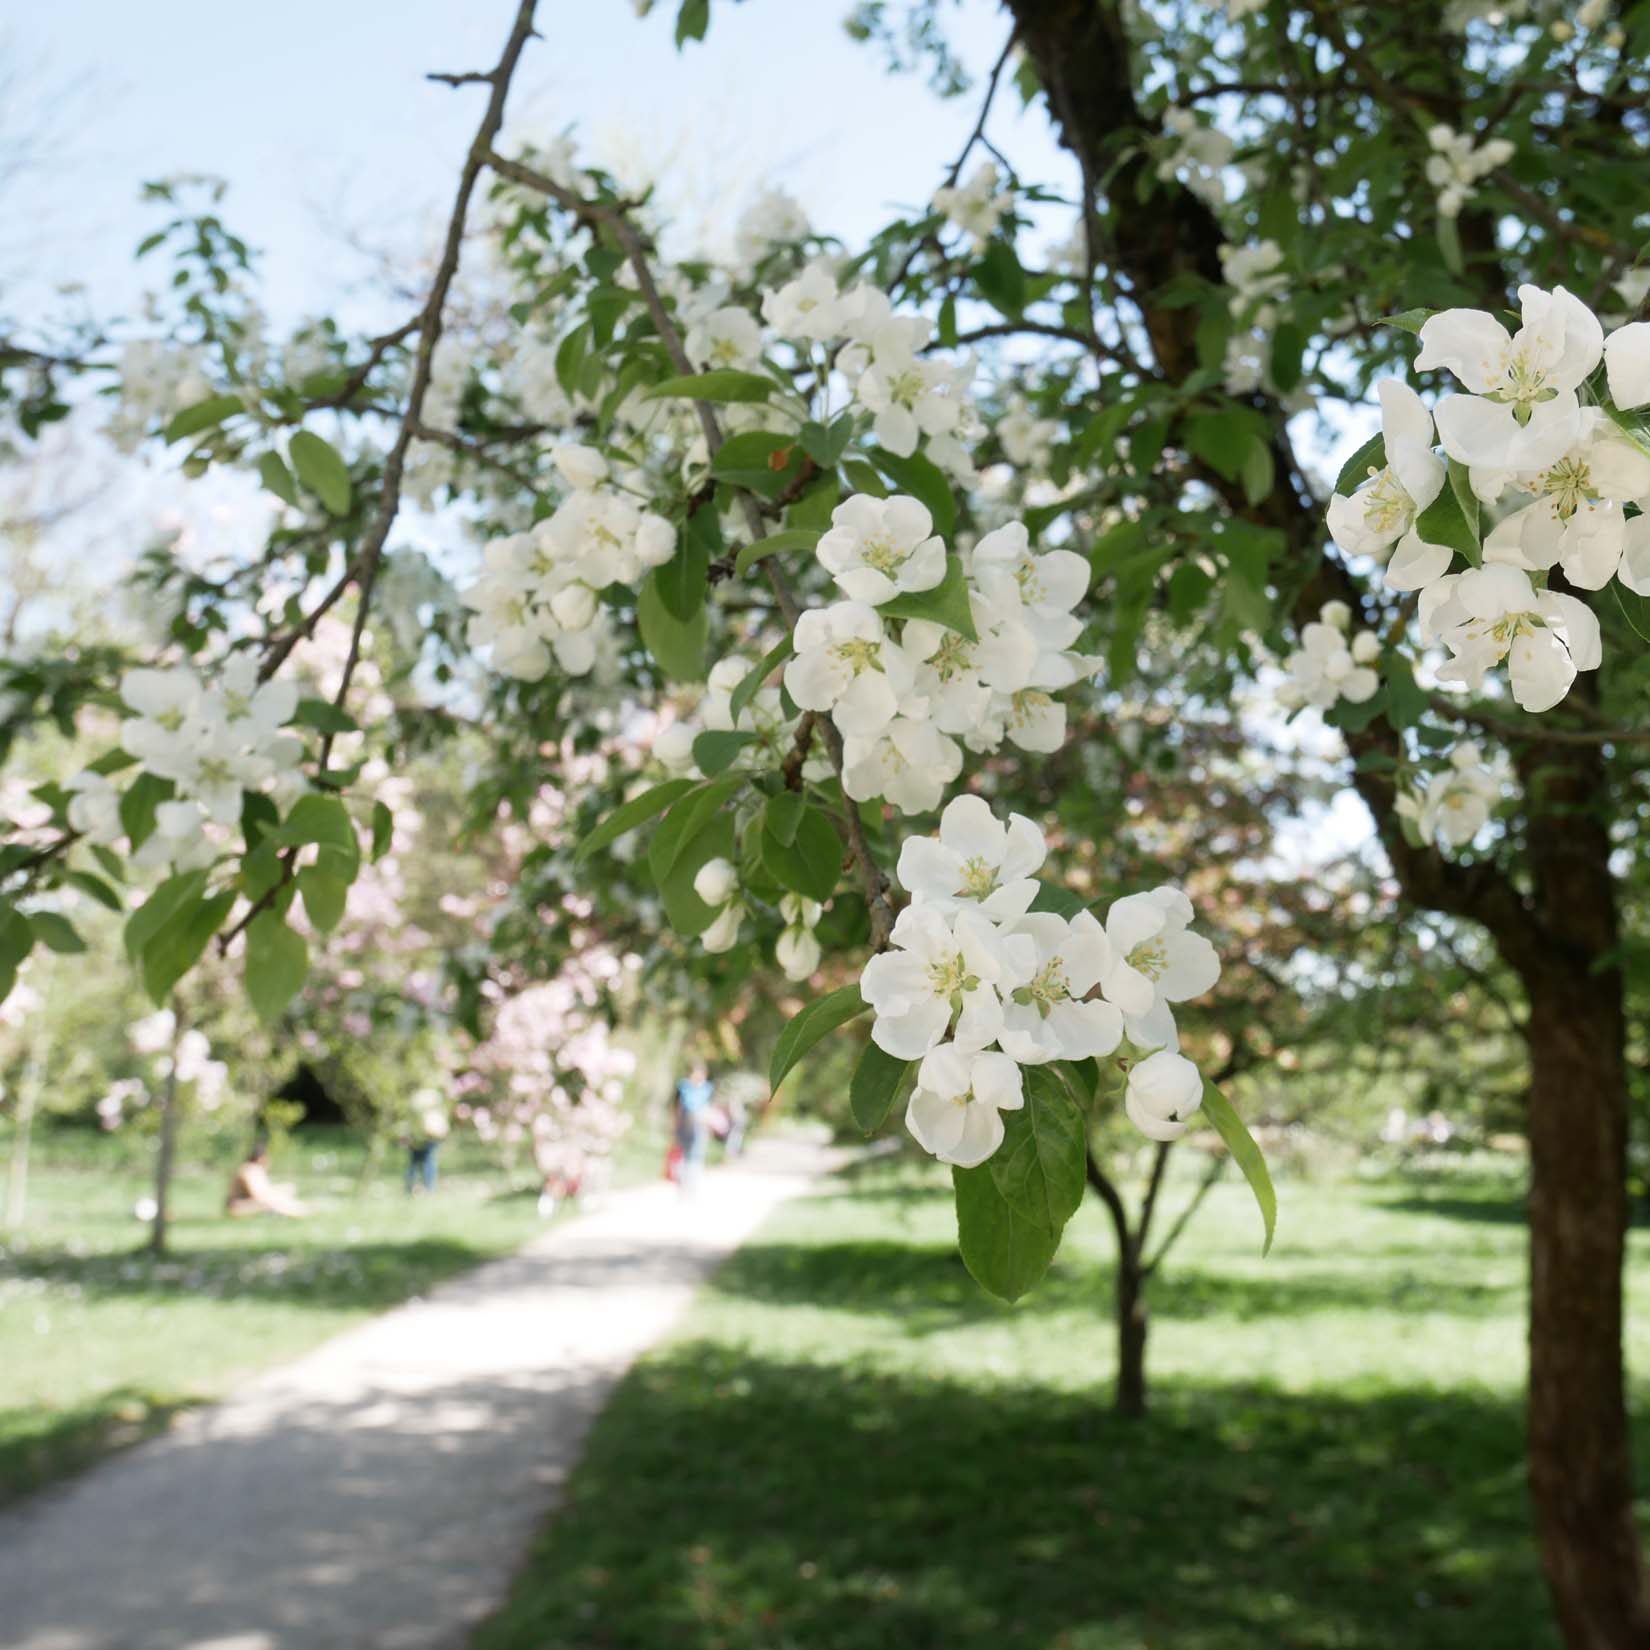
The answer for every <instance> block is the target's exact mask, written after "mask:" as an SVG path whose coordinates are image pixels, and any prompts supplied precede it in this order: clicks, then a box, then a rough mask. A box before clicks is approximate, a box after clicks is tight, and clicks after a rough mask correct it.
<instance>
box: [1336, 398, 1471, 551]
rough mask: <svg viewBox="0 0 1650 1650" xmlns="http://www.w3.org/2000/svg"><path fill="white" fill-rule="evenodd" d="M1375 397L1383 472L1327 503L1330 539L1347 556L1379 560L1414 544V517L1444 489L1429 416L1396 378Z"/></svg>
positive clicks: (1373, 475) (1440, 464)
mask: <svg viewBox="0 0 1650 1650" xmlns="http://www.w3.org/2000/svg"><path fill="white" fill-rule="evenodd" d="M1377 393H1378V394H1379V396H1380V398H1381V434H1382V436H1383V437H1384V445H1385V447H1386V466H1385V468H1384V469H1381V470H1375V469H1373V468H1371V470H1370V474H1369V479H1368V480H1367V481H1365V482H1363V483H1361V484H1360V486H1359V488H1358V490H1357V491H1356V492H1355V493H1353V494H1352V495H1351V497H1350V498H1348V497H1346V496H1344V495H1343V494H1340V493H1337V494H1336V495H1335V496H1334V497H1333V498H1332V499H1330V501H1329V531H1330V534H1331V536H1332V537H1333V538H1334V540H1335V543H1336V544H1337V545H1339V546H1340V548H1341V549H1342V550H1344V551H1345V552H1346V553H1347V554H1348V555H1349V556H1376V557H1382V556H1384V555H1385V554H1386V552H1387V551H1388V550H1389V549H1390V547H1391V546H1392V545H1393V544H1396V543H1398V542H1399V541H1406V542H1407V541H1409V540H1411V539H1414V527H1415V519H1416V517H1417V516H1419V515H1420V513H1421V512H1422V511H1423V510H1425V509H1426V507H1427V506H1428V505H1429V504H1431V503H1432V501H1433V500H1434V499H1435V498H1437V497H1438V495H1439V493H1440V492H1441V491H1442V490H1443V486H1444V477H1445V473H1446V472H1445V469H1444V465H1443V463H1442V462H1441V461H1440V459H1439V458H1438V455H1437V454H1436V453H1435V452H1433V450H1432V439H1433V431H1432V414H1431V413H1429V412H1428V411H1427V409H1426V407H1425V406H1424V405H1423V404H1422V402H1421V398H1420V396H1418V395H1417V394H1416V393H1415V391H1414V390H1412V389H1411V388H1410V387H1409V386H1408V385H1407V384H1404V383H1401V382H1400V381H1399V380H1398V379H1396V378H1383V379H1382V380H1381V382H1380V384H1379V385H1378V386H1377ZM1415 542H1416V543H1419V540H1415Z"/></svg>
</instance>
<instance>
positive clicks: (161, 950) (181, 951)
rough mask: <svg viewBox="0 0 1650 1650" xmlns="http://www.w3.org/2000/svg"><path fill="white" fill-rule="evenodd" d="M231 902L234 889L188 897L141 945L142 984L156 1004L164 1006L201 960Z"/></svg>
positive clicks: (227, 913) (226, 914)
mask: <svg viewBox="0 0 1650 1650" xmlns="http://www.w3.org/2000/svg"><path fill="white" fill-rule="evenodd" d="M234 903H235V894H234V890H233V889H229V890H226V891H225V892H223V893H221V894H214V895H213V897H212V898H211V899H198V898H197V899H193V900H189V901H186V902H185V903H184V904H182V905H180V906H179V907H178V909H177V910H175V911H174V912H173V913H172V914H171V916H169V917H168V918H167V919H166V921H165V922H163V923H162V924H161V925H160V928H159V930H158V931H157V932H156V934H155V937H154V938H153V939H152V940H150V941H149V943H148V944H147V945H146V946H145V947H144V948H143V986H144V989H145V990H146V991H147V992H148V993H149V995H150V996H151V997H152V998H153V999H154V1000H155V1002H156V1003H157V1004H160V1005H162V1006H164V1005H165V1003H166V1000H167V998H168V997H170V996H171V995H172V988H173V987H174V986H175V985H176V984H177V983H178V981H179V980H181V979H182V978H183V976H184V975H185V974H187V973H188V972H189V970H190V969H191V968H193V967H194V966H195V964H196V963H197V962H199V961H200V955H201V953H202V952H203V951H204V950H205V949H206V947H207V945H208V943H209V942H210V941H211V938H212V936H213V935H214V934H215V933H217V931H218V930H219V929H220V928H221V927H222V926H223V920H224V918H225V917H227V916H228V915H229V908H230V907H231V906H232V905H233V904H234Z"/></svg>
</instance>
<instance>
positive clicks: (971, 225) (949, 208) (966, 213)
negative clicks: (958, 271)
mask: <svg viewBox="0 0 1650 1650" xmlns="http://www.w3.org/2000/svg"><path fill="white" fill-rule="evenodd" d="M1013 209H1014V191H1013V190H1012V189H1004V188H1003V187H1002V174H1001V173H1000V172H999V171H998V170H997V168H996V165H995V164H994V163H993V162H991V161H989V160H987V161H982V162H981V163H980V164H979V166H977V167H976V168H975V169H974V171H973V172H972V173H971V174H970V176H969V178H968V181H967V182H966V183H963V184H960V185H951V186H949V187H947V188H944V189H938V190H936V191H935V192H934V210H935V211H936V212H938V213H940V214H941V216H943V217H944V218H945V219H946V220H947V221H948V222H950V223H952V224H954V225H955V226H956V227H957V228H958V229H961V230H962V231H963V232H964V233H965V234H967V235H968V236H969V238H970V239H971V240H972V242H973V245H974V250H975V251H976V252H978V251H979V250H980V249H981V248H982V247H983V246H984V245H985V243H986V242H987V241H989V240H990V239H991V237H992V236H993V235H995V234H996V233H997V226H998V225H999V224H1000V223H1001V222H1002V221H1003V219H1004V217H1005V216H1006V215H1007V214H1008V213H1009V212H1011V211H1013Z"/></svg>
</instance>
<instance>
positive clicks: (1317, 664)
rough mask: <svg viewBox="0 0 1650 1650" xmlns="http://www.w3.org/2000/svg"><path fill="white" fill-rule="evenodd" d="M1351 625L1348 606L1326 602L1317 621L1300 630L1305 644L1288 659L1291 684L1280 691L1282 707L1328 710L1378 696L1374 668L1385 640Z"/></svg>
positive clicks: (1287, 666) (1378, 680)
mask: <svg viewBox="0 0 1650 1650" xmlns="http://www.w3.org/2000/svg"><path fill="white" fill-rule="evenodd" d="M1351 627H1352V609H1351V608H1349V607H1348V606H1347V605H1346V603H1345V602H1325V603H1324V604H1323V607H1322V609H1321V610H1320V611H1319V614H1318V617H1317V620H1316V622H1314V623H1312V624H1309V625H1307V626H1305V627H1304V628H1303V629H1302V631H1301V645H1300V646H1299V647H1298V648H1296V649H1295V651H1294V652H1293V653H1291V654H1290V655H1289V657H1288V658H1287V659H1285V660H1284V663H1283V668H1284V669H1285V670H1286V671H1287V672H1288V673H1289V680H1288V681H1286V682H1285V683H1284V684H1283V686H1282V687H1281V688H1280V689H1279V690H1278V702H1279V703H1280V704H1282V705H1283V706H1284V707H1285V708H1286V709H1290V710H1298V709H1300V708H1301V707H1302V706H1303V705H1315V706H1316V707H1317V708H1318V709H1319V710H1329V709H1331V708H1333V706H1334V705H1335V704H1337V703H1338V702H1339V701H1340V700H1342V699H1345V700H1346V701H1347V702H1348V703H1349V704H1353V705H1361V704H1365V703H1366V702H1367V701H1369V700H1370V699H1373V698H1374V697H1375V690H1376V689H1377V688H1378V687H1379V686H1380V685H1381V679H1380V677H1379V676H1377V675H1376V674H1375V671H1374V670H1373V669H1372V668H1371V667H1372V666H1373V664H1374V662H1375V660H1376V659H1378V658H1379V657H1380V655H1381V639H1380V637H1379V636H1377V635H1376V634H1375V632H1374V631H1373V630H1360V631H1359V632H1358V633H1357V634H1356V635H1355V636H1354V635H1351V634H1350V631H1351Z"/></svg>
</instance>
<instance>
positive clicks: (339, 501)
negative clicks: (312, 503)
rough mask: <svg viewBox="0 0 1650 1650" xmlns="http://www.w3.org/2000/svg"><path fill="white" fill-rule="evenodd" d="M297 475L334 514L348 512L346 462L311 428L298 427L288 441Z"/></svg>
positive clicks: (348, 482) (347, 470) (340, 514)
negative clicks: (300, 428) (302, 428)
mask: <svg viewBox="0 0 1650 1650" xmlns="http://www.w3.org/2000/svg"><path fill="white" fill-rule="evenodd" d="M287 451H288V452H289V453H290V454H291V456H292V467H293V468H294V469H295V470H296V471H297V472H298V479H299V480H300V481H301V482H302V483H303V484H304V485H305V486H306V487H307V488H308V489H309V490H310V491H311V492H312V493H313V494H314V495H315V496H316V497H317V498H318V499H320V501H321V503H322V504H323V505H325V506H326V508H327V509H328V510H329V511H330V512H331V513H332V514H333V515H335V516H345V515H348V514H349V500H350V480H349V466H348V465H346V464H345V463H344V461H343V459H341V458H340V457H339V456H338V452H337V450H336V449H335V448H334V447H333V446H332V445H331V443H330V442H326V441H323V440H322V439H321V437H320V436H318V435H316V434H315V432H314V431H313V430H297V431H295V432H294V433H293V436H292V440H291V441H290V442H289V443H288V444H287Z"/></svg>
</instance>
